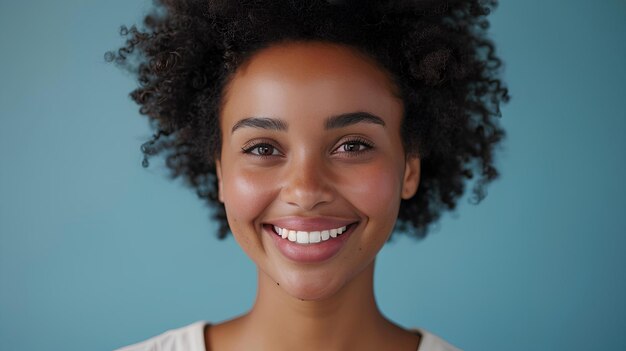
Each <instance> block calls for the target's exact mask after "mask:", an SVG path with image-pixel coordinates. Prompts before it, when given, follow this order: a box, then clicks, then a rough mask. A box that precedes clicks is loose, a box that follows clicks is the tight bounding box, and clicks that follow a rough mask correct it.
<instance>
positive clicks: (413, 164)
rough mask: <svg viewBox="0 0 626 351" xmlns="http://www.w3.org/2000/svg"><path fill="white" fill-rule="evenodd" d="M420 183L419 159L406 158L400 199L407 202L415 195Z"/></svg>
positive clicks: (413, 157) (414, 157)
mask: <svg viewBox="0 0 626 351" xmlns="http://www.w3.org/2000/svg"><path fill="white" fill-rule="evenodd" d="M419 183H420V159H419V158H418V157H416V156H408V157H407V160H406V165H405V168H404V178H403V180H402V194H401V195H402V199H403V200H408V199H410V198H412V197H413V195H415V193H416V192H417V187H418V186H419Z"/></svg>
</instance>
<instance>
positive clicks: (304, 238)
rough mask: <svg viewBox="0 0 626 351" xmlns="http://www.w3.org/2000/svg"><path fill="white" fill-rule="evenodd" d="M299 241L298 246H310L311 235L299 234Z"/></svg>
mask: <svg viewBox="0 0 626 351" xmlns="http://www.w3.org/2000/svg"><path fill="white" fill-rule="evenodd" d="M297 235H298V239H297V240H296V242H297V243H298V244H308V243H309V233H307V232H298V233H297Z"/></svg>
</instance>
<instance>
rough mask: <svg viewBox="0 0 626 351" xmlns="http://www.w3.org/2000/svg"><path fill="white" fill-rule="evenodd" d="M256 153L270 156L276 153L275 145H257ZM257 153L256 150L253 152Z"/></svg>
mask: <svg viewBox="0 0 626 351" xmlns="http://www.w3.org/2000/svg"><path fill="white" fill-rule="evenodd" d="M256 150H257V152H256V154H257V155H261V156H269V155H272V154H274V147H273V146H270V145H260V146H257V147H256ZM253 153H255V152H253Z"/></svg>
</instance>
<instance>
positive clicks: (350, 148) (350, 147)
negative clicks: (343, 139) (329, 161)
mask: <svg viewBox="0 0 626 351" xmlns="http://www.w3.org/2000/svg"><path fill="white" fill-rule="evenodd" d="M361 146H363V145H362V144H361V143H358V142H350V143H346V144H343V151H345V152H355V151H361Z"/></svg>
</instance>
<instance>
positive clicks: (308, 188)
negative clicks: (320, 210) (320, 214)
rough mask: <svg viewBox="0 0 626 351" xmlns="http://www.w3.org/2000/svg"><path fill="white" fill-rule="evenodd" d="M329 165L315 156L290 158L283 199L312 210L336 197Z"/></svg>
mask: <svg viewBox="0 0 626 351" xmlns="http://www.w3.org/2000/svg"><path fill="white" fill-rule="evenodd" d="M331 173H332V172H331V168H330V167H329V165H327V164H325V162H324V161H323V160H321V159H320V158H318V157H313V156H303V157H298V158H295V159H292V160H290V161H289V162H288V163H287V164H286V165H285V169H284V172H283V175H284V178H283V183H282V188H281V193H280V197H281V200H282V201H284V202H286V203H288V204H289V205H292V206H296V207H299V208H300V209H302V210H307V211H308V210H312V209H314V208H316V207H318V206H319V205H321V204H324V203H330V202H332V201H333V199H334V190H333V185H332V174H331Z"/></svg>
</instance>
